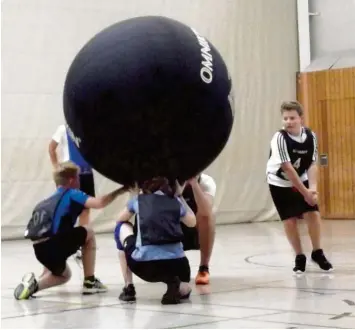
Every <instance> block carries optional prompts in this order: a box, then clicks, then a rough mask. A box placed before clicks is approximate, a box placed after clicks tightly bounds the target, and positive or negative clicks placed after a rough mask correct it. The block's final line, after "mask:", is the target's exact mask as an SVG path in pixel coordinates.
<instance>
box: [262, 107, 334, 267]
mask: <svg viewBox="0 0 355 330" xmlns="http://www.w3.org/2000/svg"><path fill="white" fill-rule="evenodd" d="M281 115H282V119H283V124H284V127H283V129H281V130H280V131H278V132H276V133H275V134H274V136H273V138H272V140H271V150H270V157H269V160H268V162H267V171H266V172H267V181H268V184H269V188H270V193H271V197H272V199H273V201H274V204H275V207H276V209H277V212H278V214H279V216H280V218H281V220H282V221H283V223H284V229H285V233H286V236H287V238H288V240H289V242H290V244H291V246H292V248H293V250H294V252H295V254H296V258H295V267H294V268H293V271H294V272H295V273H298V274H300V273H303V272H304V271H305V269H306V256H305V255H304V253H303V250H302V245H301V240H300V234H299V230H298V220H299V219H300V218H301V217H303V218H304V219H305V220H306V221H307V225H308V233H309V236H310V239H311V242H312V246H313V251H312V254H311V258H312V260H313V261H314V262H315V263H317V264H318V265H319V267H320V268H321V269H323V270H325V271H330V270H332V268H333V267H332V265H331V264H330V263H329V261H328V260H327V259H326V257H325V256H324V253H323V250H322V249H321V217H320V213H319V208H318V204H317V203H318V192H317V175H318V170H317V158H318V155H317V153H318V150H317V138H316V135H315V133H314V132H313V131H311V130H310V129H309V128H307V127H303V126H302V117H303V108H302V105H301V104H299V103H298V102H284V103H282V105H281Z"/></svg>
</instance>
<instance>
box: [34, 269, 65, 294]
mask: <svg viewBox="0 0 355 330" xmlns="http://www.w3.org/2000/svg"><path fill="white" fill-rule="evenodd" d="M70 278H71V271H70V268H69V266H68V264H67V265H66V268H65V270H64V272H63V274H62V275H61V276H55V275H53V274H52V273H51V272H50V271H47V272H45V273H44V275H43V276H42V277H41V278H40V279H39V280H38V282H37V283H38V290H37V291H41V290H45V289H48V288H52V287H54V286H58V285H62V284H64V283H67V282H68V281H69V280H70Z"/></svg>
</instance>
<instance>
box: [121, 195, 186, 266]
mask: <svg viewBox="0 0 355 330" xmlns="http://www.w3.org/2000/svg"><path fill="white" fill-rule="evenodd" d="M155 193H156V194H160V195H162V194H163V193H162V192H161V191H157V192H155ZM176 199H177V200H178V201H179V203H180V217H181V218H182V217H184V216H185V215H186V208H185V207H184V206H183V204H182V202H181V199H180V198H178V197H176ZM127 208H128V210H129V211H130V212H131V213H134V214H137V221H138V224H137V238H136V249H135V250H134V251H133V253H132V258H133V259H134V260H136V261H150V260H166V259H178V258H183V257H184V256H185V252H184V248H183V245H182V243H181V242H178V243H171V244H164V245H144V246H142V239H141V233H140V226H139V205H138V196H135V197H133V198H132V199H130V200H129V201H128V203H127Z"/></svg>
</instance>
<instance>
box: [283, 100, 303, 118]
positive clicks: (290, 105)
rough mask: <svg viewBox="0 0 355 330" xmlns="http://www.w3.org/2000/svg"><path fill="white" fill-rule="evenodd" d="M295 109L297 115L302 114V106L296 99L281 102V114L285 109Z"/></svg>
mask: <svg viewBox="0 0 355 330" xmlns="http://www.w3.org/2000/svg"><path fill="white" fill-rule="evenodd" d="M291 110H296V111H297V113H298V115H299V116H303V106H302V104H301V103H299V102H297V101H288V102H283V103H282V104H281V114H283V113H284V112H285V111H291Z"/></svg>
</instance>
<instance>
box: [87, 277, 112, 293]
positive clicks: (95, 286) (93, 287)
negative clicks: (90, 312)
mask: <svg viewBox="0 0 355 330" xmlns="http://www.w3.org/2000/svg"><path fill="white" fill-rule="evenodd" d="M102 292H107V286H106V285H104V284H102V283H101V281H100V280H99V279H98V278H96V277H95V278H94V280H88V279H87V280H85V281H84V283H83V294H94V293H102Z"/></svg>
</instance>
